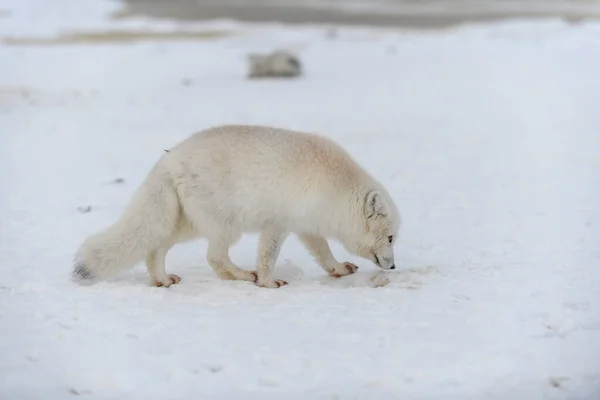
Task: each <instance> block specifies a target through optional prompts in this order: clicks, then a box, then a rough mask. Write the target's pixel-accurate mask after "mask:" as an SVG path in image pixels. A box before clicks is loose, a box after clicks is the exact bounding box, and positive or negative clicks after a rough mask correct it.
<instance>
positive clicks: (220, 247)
mask: <svg viewBox="0 0 600 400" xmlns="http://www.w3.org/2000/svg"><path fill="white" fill-rule="evenodd" d="M233 242H234V241H233V240H231V239H229V240H227V239H226V238H224V237H219V238H212V239H211V240H209V243H208V253H207V259H208V263H209V264H210V266H211V267H212V269H213V271H214V272H215V273H216V274H217V276H218V277H219V278H221V279H223V280H232V281H249V282H256V278H257V275H256V272H254V271H247V270H245V269H242V268H240V267H238V266H237V265H235V264H234V263H233V261H231V259H230V258H229V248H230V247H231V245H232V243H233Z"/></svg>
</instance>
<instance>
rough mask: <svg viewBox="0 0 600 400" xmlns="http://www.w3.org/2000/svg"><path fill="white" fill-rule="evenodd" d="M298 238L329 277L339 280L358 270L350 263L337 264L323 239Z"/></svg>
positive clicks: (315, 237) (313, 236) (318, 237)
mask: <svg viewBox="0 0 600 400" xmlns="http://www.w3.org/2000/svg"><path fill="white" fill-rule="evenodd" d="M298 237H299V238H300V241H301V242H302V243H303V244H304V246H306V248H307V249H308V251H309V252H310V254H311V255H312V256H313V257H314V258H315V261H316V262H317V264H319V265H320V266H321V268H323V269H324V270H325V272H327V273H328V274H329V275H330V276H332V277H334V278H339V277H342V276H344V275H350V274H353V273H355V272H356V270H357V269H358V267H357V266H356V265H354V264H352V263H349V262H345V263H340V262H338V261H337V260H336V259H335V257H334V256H333V254H332V253H331V248H330V247H329V243H327V240H325V238H323V237H321V236H316V235H310V234H301V235H298Z"/></svg>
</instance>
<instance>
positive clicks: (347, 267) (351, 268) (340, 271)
mask: <svg viewBox="0 0 600 400" xmlns="http://www.w3.org/2000/svg"><path fill="white" fill-rule="evenodd" d="M356 270H358V267H357V266H356V265H354V264H352V263H349V262H345V263H342V264H340V265H338V266H337V267H336V268H335V269H334V270H333V271H331V272H330V273H329V276H331V277H333V278H341V277H342V276H346V275H351V274H353V273H355V272H356Z"/></svg>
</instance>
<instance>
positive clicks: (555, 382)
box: [548, 376, 569, 389]
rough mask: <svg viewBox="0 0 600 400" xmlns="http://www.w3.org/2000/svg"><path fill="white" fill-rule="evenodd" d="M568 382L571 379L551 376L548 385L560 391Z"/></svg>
mask: <svg viewBox="0 0 600 400" xmlns="http://www.w3.org/2000/svg"><path fill="white" fill-rule="evenodd" d="M568 380H569V378H567V377H562V376H551V377H550V378H548V383H550V386H552V387H553V388H557V389H560V388H562V386H563V382H565V381H568Z"/></svg>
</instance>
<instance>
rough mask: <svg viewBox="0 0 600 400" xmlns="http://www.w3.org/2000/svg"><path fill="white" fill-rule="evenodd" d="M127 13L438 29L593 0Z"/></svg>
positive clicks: (277, 4) (589, 11) (176, 0)
mask: <svg viewBox="0 0 600 400" xmlns="http://www.w3.org/2000/svg"><path fill="white" fill-rule="evenodd" d="M125 2H126V4H127V8H128V10H129V11H128V12H129V13H131V14H142V15H150V16H153V17H167V18H178V19H182V20H208V19H213V18H217V19H222V18H227V19H229V18H231V19H238V20H242V21H253V22H274V21H278V22H286V23H336V24H337V23H339V24H344V25H356V24H359V25H379V26H382V25H384V26H385V25H387V26H397V27H414V28H436V27H437V28H439V27H447V26H452V25H456V24H461V23H468V22H483V21H496V20H499V19H507V18H508V19H514V18H532V19H539V18H549V17H558V18H564V19H566V20H570V21H580V20H581V19H588V18H597V17H598V16H599V15H600V3H598V2H597V1H594V0H362V1H361V0H222V1H218V0H212V1H211V0H173V1H166V0H125Z"/></svg>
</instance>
